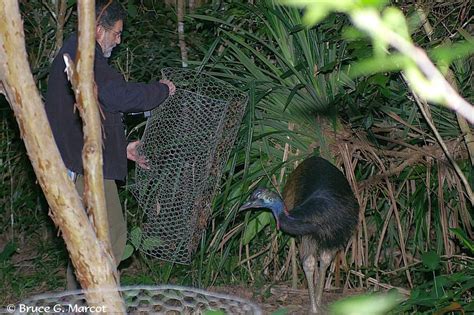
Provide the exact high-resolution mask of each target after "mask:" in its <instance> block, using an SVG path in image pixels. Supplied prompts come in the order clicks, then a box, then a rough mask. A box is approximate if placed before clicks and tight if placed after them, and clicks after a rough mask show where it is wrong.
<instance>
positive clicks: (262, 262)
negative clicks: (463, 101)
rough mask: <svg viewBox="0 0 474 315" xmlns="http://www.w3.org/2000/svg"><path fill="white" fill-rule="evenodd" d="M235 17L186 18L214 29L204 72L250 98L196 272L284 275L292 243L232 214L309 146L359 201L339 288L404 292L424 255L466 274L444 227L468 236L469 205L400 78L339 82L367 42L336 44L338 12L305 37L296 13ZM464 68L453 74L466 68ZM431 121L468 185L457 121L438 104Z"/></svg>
mask: <svg viewBox="0 0 474 315" xmlns="http://www.w3.org/2000/svg"><path fill="white" fill-rule="evenodd" d="M233 10H234V11H232V12H233V13H234V14H233V16H228V17H222V16H220V17H211V16H207V15H206V16H204V15H194V16H193V17H194V18H195V19H197V20H199V21H206V22H212V23H215V25H216V34H217V39H216V41H215V43H214V44H213V45H211V50H209V51H208V52H207V54H206V56H205V58H204V60H205V61H206V63H205V64H200V66H201V67H204V68H205V69H206V70H208V71H211V72H213V73H214V75H216V76H221V77H223V78H226V79H228V80H232V81H233V82H234V83H235V84H236V85H239V86H241V87H243V88H244V89H246V91H247V92H248V93H249V95H250V103H249V108H248V111H247V115H246V117H245V119H244V122H243V125H242V129H241V131H240V134H239V142H238V143H237V145H236V148H235V151H234V153H233V155H232V158H231V160H230V161H229V164H228V173H227V176H226V178H225V182H224V183H223V185H222V193H221V194H219V196H218V197H217V198H216V200H215V208H214V209H215V212H214V217H213V218H214V220H213V222H212V224H211V234H212V235H213V238H210V237H208V236H207V235H206V238H204V239H203V245H204V246H203V247H202V248H201V251H202V252H201V254H200V255H198V257H199V258H198V261H199V262H198V267H199V266H203V265H207V266H210V267H209V268H208V269H207V270H202V271H201V272H203V273H204V274H205V275H206V276H205V277H204V279H203V282H202V285H209V284H212V283H214V282H215V281H218V280H219V279H221V278H224V279H232V280H234V281H238V279H242V280H256V279H257V278H261V276H262V275H263V277H264V278H265V279H266V280H267V281H275V280H285V279H289V278H290V272H289V265H290V264H289V260H290V258H291V257H290V256H291V255H290V254H289V253H288V252H289V251H290V250H289V248H290V246H289V244H290V243H289V238H288V237H287V236H285V235H282V234H281V233H279V232H276V231H275V226H274V223H273V220H272V219H271V218H270V215H269V214H268V213H263V212H262V213H256V214H246V215H242V214H240V213H238V212H237V208H238V207H239V205H240V204H241V203H242V201H243V200H244V199H245V198H246V196H247V195H248V192H249V191H250V190H251V189H253V188H254V187H255V186H257V185H264V186H265V185H266V186H274V187H276V188H279V189H280V188H281V186H282V184H283V183H284V177H285V174H286V173H287V172H288V171H289V170H291V169H292V167H293V165H294V162H295V161H297V160H300V159H302V158H303V157H304V156H305V155H306V154H308V153H312V152H313V151H317V152H318V153H319V154H321V155H323V156H326V157H330V159H333V161H334V162H336V164H337V165H339V166H341V168H343V169H344V171H345V173H346V175H347V177H348V179H349V181H350V183H351V185H352V186H353V189H354V191H355V193H356V196H357V198H358V200H359V203H360V206H361V217H360V224H359V227H358V231H357V233H356V234H355V235H354V237H353V239H352V240H351V242H350V244H349V245H348V247H347V248H346V250H345V252H344V253H345V259H344V261H345V262H346V264H345V270H346V271H347V273H346V282H345V283H346V286H348V287H372V286H375V287H377V286H378V285H377V283H380V284H383V282H387V283H389V285H388V287H390V286H399V287H405V288H410V287H412V286H413V285H416V284H417V283H421V282H423V279H424V276H423V275H420V274H419V273H418V272H417V273H416V274H415V270H414V269H412V266H414V265H417V264H418V263H419V262H420V261H421V256H422V255H423V254H424V253H425V252H427V251H429V250H434V251H435V252H437V253H438V254H439V255H440V256H441V257H442V259H443V260H442V261H443V267H444V269H443V270H445V271H453V270H459V268H462V266H463V263H462V261H463V260H465V259H468V258H461V263H459V261H457V260H456V258H455V256H456V255H457V254H459V253H460V251H461V249H460V248H459V246H458V244H457V243H456V241H455V238H454V234H453V233H452V232H451V230H450V228H457V227H458V228H461V229H462V230H464V231H466V233H467V234H468V235H471V236H472V207H471V205H470V204H468V202H467V199H466V198H465V195H464V193H463V187H462V185H461V183H460V180H459V178H458V177H457V176H456V174H455V173H454V172H453V170H452V168H451V167H450V165H449V164H448V163H447V160H446V158H445V157H444V154H443V153H442V151H441V149H440V146H439V144H438V143H437V142H436V141H435V140H434V137H433V136H432V135H431V132H430V131H429V129H428V128H427V127H426V124H425V122H424V121H423V119H422V117H421V115H420V113H419V112H418V110H417V108H416V106H415V104H414V103H413V102H412V100H411V99H410V96H409V94H408V90H407V88H406V86H404V83H403V81H402V80H400V78H399V77H398V76H397V75H388V74H385V75H384V74H382V75H376V76H372V77H368V78H363V79H360V80H357V81H353V80H351V79H349V78H348V77H347V75H346V72H345V70H344V69H347V68H346V67H345V66H347V65H349V64H350V62H351V61H354V60H357V59H358V58H359V57H360V56H364V55H366V54H367V53H369V51H370V48H368V47H367V45H368V44H367V43H366V42H364V40H358V41H355V42H352V43H350V44H347V42H345V41H342V40H341V37H340V32H339V31H340V27H339V25H338V23H337V22H339V23H344V20H343V19H342V18H341V17H338V16H333V17H332V20H330V21H328V22H326V23H325V24H323V25H321V26H318V27H316V28H312V29H309V30H308V29H304V28H302V27H301V20H300V12H299V11H298V10H294V9H290V8H282V7H277V6H275V5H274V4H273V2H272V1H261V2H259V4H257V5H255V6H246V5H236V6H235V7H233ZM236 10H237V12H238V13H239V14H235V12H236ZM334 35H336V36H339V37H334ZM364 45H365V52H364ZM361 48H362V52H361ZM463 67H464V68H463V69H464V70H463V71H462V72H461V73H460V75H463V74H464V75H465V73H466V69H465V67H468V68H469V69H471V68H470V64H469V63H464V64H463ZM469 80H470V79H467V80H465V81H464V82H465V83H467V82H468V81H469ZM468 86H469V84H467V85H463V88H464V89H465V88H467V87H468ZM336 113H339V117H342V118H343V120H340V119H339V118H337V117H336V115H335V114H336ZM432 115H433V118H434V119H435V122H436V124H437V126H438V127H439V129H440V131H441V133H442V134H443V136H444V137H445V141H446V142H447V143H448V145H449V147H450V149H451V150H452V152H453V153H454V155H455V158H456V159H457V160H458V161H459V162H461V164H462V165H463V169H464V172H465V173H466V174H467V175H468V176H469V178H472V174H471V168H470V166H469V164H468V160H467V153H466V150H465V147H464V146H463V144H462V142H460V141H459V140H458V137H459V129H458V127H457V124H456V121H455V118H454V115H453V114H452V113H450V112H448V111H447V110H444V109H440V108H437V109H435V110H433V113H432ZM463 161H464V162H463ZM203 260H205V261H206V264H204V263H203V262H202V261H203ZM209 273H210V274H209ZM369 277H373V278H375V279H376V281H375V282H367V279H368V278H369ZM331 279H332V278H331V277H330V278H329V282H330V281H331ZM329 282H328V283H327V284H328V285H329V284H330V283H329ZM403 292H406V291H403Z"/></svg>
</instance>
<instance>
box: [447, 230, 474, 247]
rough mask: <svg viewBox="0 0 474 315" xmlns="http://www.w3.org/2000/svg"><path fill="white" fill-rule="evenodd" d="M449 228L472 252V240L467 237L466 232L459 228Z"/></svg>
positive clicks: (473, 244) (473, 243) (473, 245)
mask: <svg viewBox="0 0 474 315" xmlns="http://www.w3.org/2000/svg"><path fill="white" fill-rule="evenodd" d="M449 230H450V231H451V232H453V233H454V235H456V236H457V238H459V240H460V241H461V242H462V243H463V245H464V246H466V248H467V249H469V250H470V251H471V252H472V253H474V242H473V241H472V240H470V239H469V238H468V236H467V234H466V232H464V231H463V230H461V229H460V228H450V229H449Z"/></svg>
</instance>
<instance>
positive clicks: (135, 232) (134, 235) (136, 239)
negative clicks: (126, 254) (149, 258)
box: [130, 226, 142, 248]
mask: <svg viewBox="0 0 474 315" xmlns="http://www.w3.org/2000/svg"><path fill="white" fill-rule="evenodd" d="M130 242H131V243H132V245H133V247H135V248H139V247H140V243H141V242H142V230H141V229H140V227H138V226H136V227H134V228H133V229H132V231H130Z"/></svg>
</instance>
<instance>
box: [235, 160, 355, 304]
mask: <svg viewBox="0 0 474 315" xmlns="http://www.w3.org/2000/svg"><path fill="white" fill-rule="evenodd" d="M250 208H268V209H270V210H272V212H273V214H274V216H275V218H276V220H277V224H278V226H279V227H280V228H281V229H282V230H283V231H284V232H285V233H288V234H291V235H295V236H301V244H300V256H301V260H302V262H303V269H304V271H305V274H306V278H307V280H308V288H309V290H310V300H311V309H312V312H313V313H317V312H318V311H319V310H320V303H321V295H322V290H323V285H324V278H325V274H326V269H327V267H328V266H329V264H330V263H331V261H332V259H333V257H334V254H335V252H336V251H337V250H338V249H339V248H342V247H343V246H344V245H345V244H346V243H347V241H348V240H349V238H350V237H351V235H352V232H353V231H354V228H355V226H356V225H357V221H358V213H359V211H358V210H359V207H358V204H357V201H356V199H355V197H354V194H353V193H352V190H351V188H350V186H349V183H348V182H347V179H346V178H345V177H344V175H343V174H342V173H341V171H339V170H338V169H337V168H336V167H335V166H334V165H332V164H331V163H330V162H328V161H326V160H325V159H322V158H319V157H310V158H307V159H306V160H304V161H303V162H302V163H301V164H300V165H299V166H298V167H297V168H296V169H295V170H294V171H293V172H292V173H291V174H290V176H289V177H288V180H287V182H286V185H285V189H284V191H283V200H282V199H281V198H280V196H279V195H278V194H276V193H274V192H272V191H269V190H267V189H262V188H259V189H257V190H256V191H255V192H254V193H253V194H252V196H251V197H250V199H249V201H248V202H247V203H245V204H244V205H243V206H242V207H241V209H250ZM317 257H319V258H320V268H319V274H320V276H319V277H318V278H319V279H318V280H317V286H316V294H315V293H314V286H313V280H314V279H313V278H314V273H315V269H316V267H317V260H316V258H317Z"/></svg>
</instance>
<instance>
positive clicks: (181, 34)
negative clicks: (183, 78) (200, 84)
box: [177, 0, 188, 68]
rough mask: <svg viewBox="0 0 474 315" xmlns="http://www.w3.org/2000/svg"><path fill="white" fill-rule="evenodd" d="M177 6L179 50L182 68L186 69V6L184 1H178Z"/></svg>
mask: <svg viewBox="0 0 474 315" xmlns="http://www.w3.org/2000/svg"><path fill="white" fill-rule="evenodd" d="M177 6H178V7H177V15H178V39H179V48H180V50H181V63H182V65H183V68H186V67H187V66H188V52H187V50H186V41H185V40H184V12H185V10H186V4H185V2H184V0H178V3H177Z"/></svg>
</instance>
